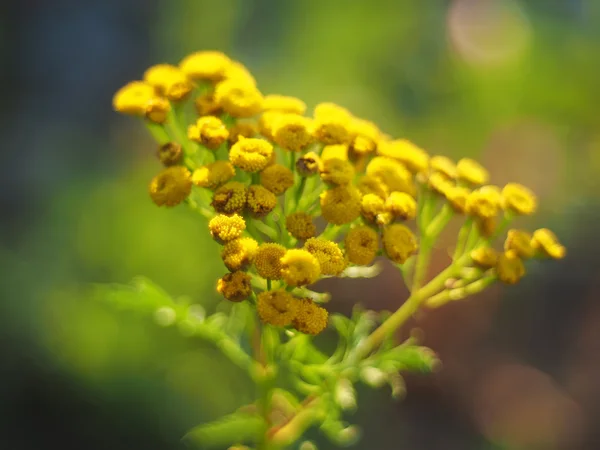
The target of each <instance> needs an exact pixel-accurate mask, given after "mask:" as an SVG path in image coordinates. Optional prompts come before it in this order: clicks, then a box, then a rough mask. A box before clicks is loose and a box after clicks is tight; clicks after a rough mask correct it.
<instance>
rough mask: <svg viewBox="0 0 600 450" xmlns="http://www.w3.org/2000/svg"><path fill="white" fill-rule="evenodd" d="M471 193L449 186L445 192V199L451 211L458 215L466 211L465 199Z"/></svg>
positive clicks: (464, 189) (460, 187)
mask: <svg viewBox="0 0 600 450" xmlns="http://www.w3.org/2000/svg"><path fill="white" fill-rule="evenodd" d="M470 194H471V191H469V190H468V189H467V188H465V187H462V186H450V187H449V188H448V189H447V190H446V192H445V195H446V199H447V200H448V203H449V204H450V206H452V209H454V211H455V212H457V213H459V214H464V212H465V211H466V209H467V199H468V198H469V195H470Z"/></svg>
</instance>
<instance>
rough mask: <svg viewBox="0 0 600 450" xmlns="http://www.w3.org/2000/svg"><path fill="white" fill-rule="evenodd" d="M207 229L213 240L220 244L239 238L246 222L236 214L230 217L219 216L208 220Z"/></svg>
mask: <svg viewBox="0 0 600 450" xmlns="http://www.w3.org/2000/svg"><path fill="white" fill-rule="evenodd" d="M208 229H209V230H210V235H211V236H212V237H213V239H215V240H216V241H217V242H219V243H221V244H222V243H223V242H227V241H231V240H233V239H237V238H239V237H240V236H241V235H242V233H243V231H244V230H245V229H246V222H245V221H244V219H243V218H242V217H241V216H239V215H237V214H234V215H232V216H226V215H224V214H219V215H217V216H215V217H213V218H212V219H210V222H208Z"/></svg>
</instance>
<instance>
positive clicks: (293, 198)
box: [113, 51, 565, 334]
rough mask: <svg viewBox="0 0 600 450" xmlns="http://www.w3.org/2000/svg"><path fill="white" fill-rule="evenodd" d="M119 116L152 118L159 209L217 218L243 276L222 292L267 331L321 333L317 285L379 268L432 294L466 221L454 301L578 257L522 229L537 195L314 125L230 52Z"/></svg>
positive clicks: (193, 62) (366, 133) (376, 132)
mask: <svg viewBox="0 0 600 450" xmlns="http://www.w3.org/2000/svg"><path fill="white" fill-rule="evenodd" d="M113 104H114V108H115V109H116V110H117V111H119V112H121V113H124V114H131V115H135V116H140V117H143V118H144V120H145V122H146V124H147V126H148V128H149V129H150V131H151V132H152V133H153V135H154V136H155V138H156V139H157V140H158V141H159V149H158V157H159V159H160V161H161V162H162V164H163V166H164V168H163V170H162V171H161V172H160V173H158V174H157V175H156V177H155V178H154V179H153V180H152V181H151V183H150V186H149V191H150V196H151V198H152V200H153V201H154V203H156V204H157V205H158V206H168V207H170V206H175V205H177V204H179V203H182V202H186V203H187V204H188V205H189V206H191V207H192V208H194V209H197V210H198V211H200V212H201V213H202V214H204V215H205V216H206V217H207V218H209V222H208V228H209V231H210V234H211V235H212V237H213V238H214V239H215V240H216V241H217V242H218V243H219V244H221V245H222V250H221V258H222V261H223V263H224V265H225V267H226V268H227V269H228V271H229V273H227V274H226V275H224V276H223V277H222V278H220V279H219V280H218V283H217V290H218V292H220V293H221V294H222V295H223V296H224V297H225V298H226V299H228V300H230V301H232V302H240V301H244V300H246V299H248V300H249V301H251V302H253V303H254V304H255V306H256V311H257V313H258V316H259V317H260V319H261V320H262V321H263V322H265V323H269V324H272V325H274V326H279V327H291V328H294V329H296V330H298V331H300V332H303V333H308V334H317V333H319V332H321V331H322V330H323V329H324V328H325V327H326V326H327V320H328V314H327V311H326V310H325V309H324V308H323V307H322V306H320V305H318V304H317V303H315V301H316V300H318V299H319V298H321V297H319V296H318V295H315V294H316V293H314V292H312V291H311V290H309V288H307V286H310V285H312V284H314V283H316V282H317V281H318V280H319V279H321V278H323V277H332V276H340V275H343V274H344V273H345V272H346V269H347V268H348V266H368V265H370V264H372V263H373V262H374V261H375V259H376V258H377V257H378V256H385V257H386V258H388V259H389V260H390V261H392V262H393V263H394V264H396V265H399V266H400V267H401V268H402V269H403V270H402V272H403V276H404V277H405V282H406V283H407V284H408V285H409V287H410V288H411V289H418V288H419V286H420V285H421V284H422V283H423V281H424V280H423V277H424V269H423V267H424V266H425V265H426V260H427V256H428V253H429V252H430V250H431V248H432V246H433V242H434V240H435V238H436V237H437V236H438V235H439V234H440V232H441V231H442V229H443V228H444V227H445V226H446V225H447V224H448V223H449V221H450V220H452V219H453V218H454V219H456V218H458V219H459V220H462V222H463V227H462V228H461V231H460V234H459V236H458V240H457V245H456V248H455V251H454V257H453V261H454V262H453V264H454V265H455V267H456V268H457V269H469V270H462V272H461V271H458V270H457V271H456V273H453V274H454V275H456V277H455V278H453V279H452V280H451V281H452V283H450V284H449V285H448V286H447V287H446V290H447V291H452V290H453V291H457V290H459V289H462V291H461V292H467V293H468V292H471V291H469V286H475V285H476V283H477V282H480V281H481V280H496V279H498V280H500V281H502V282H504V283H507V284H514V283H516V282H518V281H519V279H520V278H521V277H522V276H523V275H524V274H525V267H524V261H525V260H527V259H529V258H536V257H549V258H554V259H559V258H562V257H563V256H564V255H565V248H564V247H563V246H562V245H561V244H560V243H559V241H558V239H557V238H556V236H555V235H554V234H553V233H552V232H551V231H550V230H548V229H539V230H536V231H534V232H533V233H532V234H530V233H528V232H526V231H524V230H520V229H510V230H508V227H509V226H510V224H511V223H512V221H513V220H514V219H515V218H516V217H517V216H521V215H531V214H533V213H534V212H535V211H536V207H537V201H536V197H535V195H534V194H533V193H532V192H531V191H530V190H529V189H527V188H526V187H524V186H522V185H520V184H516V183H510V184H507V185H506V186H503V187H499V186H494V185H492V184H489V175H488V172H487V170H486V169H485V168H484V167H482V166H481V165H479V164H478V163H477V162H476V161H474V160H471V159H466V158H465V159H461V160H460V161H458V162H456V163H455V162H454V161H452V160H451V159H449V158H447V157H445V156H430V155H429V154H428V153H427V152H426V151H425V150H423V149H421V148H419V147H418V146H417V145H415V144H414V143H412V142H410V141H408V140H406V139H394V138H392V137H390V136H389V135H387V134H385V133H383V132H382V131H381V130H380V129H379V128H378V127H377V125H375V124H374V123H372V122H370V121H367V120H364V119H361V118H358V117H356V116H355V115H353V114H352V113H350V112H349V111H348V110H347V109H345V108H343V107H341V106H338V105H336V104H333V103H320V104H318V105H316V107H315V108H314V109H313V110H312V113H311V114H307V106H306V104H305V103H304V102H303V101H302V100H300V99H298V98H295V97H289V96H283V95H265V94H264V93H263V92H261V91H260V90H259V89H258V87H257V83H256V80H255V79H254V77H253V76H252V75H251V74H250V72H249V71H248V70H247V69H246V68H245V67H244V66H243V65H242V64H240V63H239V62H237V61H233V60H231V59H230V58H228V57H227V56H226V55H224V54H222V53H219V52H214V51H202V52H197V53H193V54H191V55H189V56H187V57H186V58H184V59H183V60H182V61H181V62H180V63H179V65H178V66H174V65H168V64H160V65H157V66H154V67H151V68H150V69H148V70H147V71H146V72H145V73H144V77H143V80H142V81H134V82H131V83H129V84H127V85H126V86H124V87H123V88H121V89H120V90H119V91H118V92H117V93H116V94H115V96H114V99H113ZM503 236H505V239H504V245H503V247H502V248H495V247H494V245H495V242H496V241H497V240H498V239H499V238H500V239H501V240H502V238H503ZM415 261H416V264H413V263H415ZM447 284H448V283H447ZM477 286H479V285H477ZM455 297H456V298H458V297H459V295H458V294H456V295H455ZM433 303H435V302H433ZM433 303H432V304H433Z"/></svg>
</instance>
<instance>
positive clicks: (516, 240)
mask: <svg viewBox="0 0 600 450" xmlns="http://www.w3.org/2000/svg"><path fill="white" fill-rule="evenodd" d="M504 250H506V251H508V250H514V251H515V253H516V254H517V255H519V256H520V257H521V258H523V259H527V258H532V257H533V255H535V248H534V247H533V246H532V245H531V234H530V233H528V232H527V231H524V230H514V229H513V230H508V233H507V235H506V240H505V241H504Z"/></svg>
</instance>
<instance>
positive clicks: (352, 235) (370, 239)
mask: <svg viewBox="0 0 600 450" xmlns="http://www.w3.org/2000/svg"><path fill="white" fill-rule="evenodd" d="M344 244H345V248H346V255H347V256H348V260H349V261H350V262H351V263H353V264H357V265H359V266H366V265H369V264H371V263H372V262H373V260H374V259H375V257H376V256H377V251H378V250H379V236H378V234H377V232H376V231H375V230H373V229H372V228H371V227H368V226H366V225H361V226H358V227H355V228H352V229H351V230H350V231H348V234H346V238H345V240H344Z"/></svg>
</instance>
